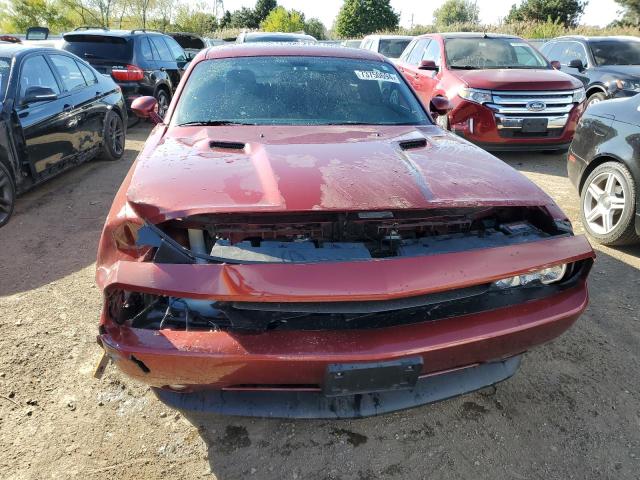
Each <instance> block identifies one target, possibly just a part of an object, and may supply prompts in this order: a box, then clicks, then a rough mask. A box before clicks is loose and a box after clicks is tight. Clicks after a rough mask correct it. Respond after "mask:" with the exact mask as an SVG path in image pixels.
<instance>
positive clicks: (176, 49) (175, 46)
mask: <svg viewBox="0 0 640 480" xmlns="http://www.w3.org/2000/svg"><path fill="white" fill-rule="evenodd" d="M163 40H164V41H165V42H166V43H167V45H168V46H169V50H171V55H172V56H173V61H174V62H175V68H176V70H177V72H178V75H177V77H176V78H177V83H176V86H178V83H180V79H181V78H182V75H183V74H184V67H185V65H186V64H187V62H188V61H189V60H188V59H187V54H186V53H185V51H184V48H182V47H181V46H180V44H179V43H178V42H176V41H175V40H174V39H173V38H171V37H169V36H165V37H163Z"/></svg>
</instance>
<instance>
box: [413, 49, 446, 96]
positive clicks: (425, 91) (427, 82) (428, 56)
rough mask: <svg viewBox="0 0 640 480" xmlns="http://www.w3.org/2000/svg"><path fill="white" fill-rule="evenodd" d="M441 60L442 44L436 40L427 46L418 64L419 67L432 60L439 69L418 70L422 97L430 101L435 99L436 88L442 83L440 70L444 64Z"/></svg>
mask: <svg viewBox="0 0 640 480" xmlns="http://www.w3.org/2000/svg"><path fill="white" fill-rule="evenodd" d="M441 58H442V54H441V52H440V44H439V43H438V41H437V40H436V39H433V40H431V42H429V44H428V45H427V48H426V49H425V51H424V53H423V54H422V58H421V59H420V61H419V62H418V65H419V64H420V62H422V61H424V60H430V61H432V62H433V63H435V64H436V67H438V70H420V69H418V75H419V76H420V91H421V95H423V96H424V98H426V99H429V100H431V98H433V95H434V90H435V89H436V86H437V85H438V83H439V82H440V78H441V77H442V69H441V68H440V67H441V63H442V61H441ZM427 105H428V103H427Z"/></svg>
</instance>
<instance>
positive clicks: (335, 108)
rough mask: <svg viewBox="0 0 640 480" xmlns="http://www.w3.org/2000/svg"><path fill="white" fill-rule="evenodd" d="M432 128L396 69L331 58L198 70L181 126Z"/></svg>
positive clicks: (179, 114)
mask: <svg viewBox="0 0 640 480" xmlns="http://www.w3.org/2000/svg"><path fill="white" fill-rule="evenodd" d="M229 123H231V124H233V123H240V124H251V125H342V124H362V125H417V124H426V123H429V120H428V118H427V115H426V113H425V112H424V110H423V108H422V106H421V105H420V104H419V103H418V101H417V100H416V98H415V97H414V96H413V94H412V93H411V91H410V90H409V88H408V87H407V85H406V84H405V82H404V80H403V79H402V77H401V76H400V75H399V74H398V73H397V72H396V71H395V69H394V68H393V67H392V66H390V65H388V64H386V63H383V62H379V61H371V60H356V59H349V58H331V57H297V56H288V57H287V56H283V57H240V58H229V59H220V60H208V61H203V62H200V63H198V64H197V65H196V66H195V68H194V69H193V72H192V73H191V75H190V76H189V79H188V81H187V83H186V85H185V87H184V91H183V92H182V95H181V96H180V101H179V102H178V106H177V108H176V115H175V120H174V124H179V125H183V124H229Z"/></svg>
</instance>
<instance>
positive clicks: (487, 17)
mask: <svg viewBox="0 0 640 480" xmlns="http://www.w3.org/2000/svg"><path fill="white" fill-rule="evenodd" d="M476 1H477V4H478V7H479V8H480V21H481V22H482V23H488V24H491V23H497V22H498V21H499V20H500V19H501V18H503V17H505V16H506V15H507V13H509V9H510V8H511V5H512V4H514V3H519V1H518V0H476ZM209 2H211V4H212V5H213V2H214V0H207V3H209ZM443 2H444V0H391V5H392V6H393V8H394V9H395V10H396V11H397V12H400V14H401V17H400V25H401V26H403V27H410V26H411V19H412V16H413V23H414V24H430V23H432V20H433V11H434V10H435V9H436V8H438V7H439V6H440V5H442V3H443ZM342 3H343V0H278V5H282V6H283V7H285V8H287V9H291V8H295V9H296V10H300V11H302V12H304V14H305V16H306V17H307V18H312V17H316V18H319V19H320V20H322V23H324V24H325V26H326V27H327V28H331V26H332V25H333V21H334V19H335V18H336V15H337V14H338V11H339V10H340V7H341V6H342ZM254 5H255V0H224V8H225V10H230V11H233V10H236V9H238V8H240V7H249V8H253V6H254ZM618 10H620V7H619V6H618V4H617V3H616V2H615V1H614V0H589V4H588V5H587V8H586V10H585V13H584V15H583V16H582V19H581V22H580V23H583V24H587V25H598V26H602V27H604V26H606V25H608V24H609V23H611V22H612V21H613V20H615V19H616V18H617V16H618V15H617V12H618Z"/></svg>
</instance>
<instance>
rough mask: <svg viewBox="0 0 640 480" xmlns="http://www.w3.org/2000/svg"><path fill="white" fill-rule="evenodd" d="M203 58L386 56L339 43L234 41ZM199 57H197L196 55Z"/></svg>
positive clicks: (204, 55) (206, 51)
mask: <svg viewBox="0 0 640 480" xmlns="http://www.w3.org/2000/svg"><path fill="white" fill-rule="evenodd" d="M201 55H202V57H203V58H202V59H213V58H232V57H273V56H299V57H338V58H354V59H362V60H378V61H386V59H385V57H383V56H382V55H380V54H379V53H376V52H372V51H371V50H362V49H359V48H345V47H342V46H339V45H323V44H299V43H298V44H292V43H277V42H275V43H271V42H265V43H232V44H227V45H221V46H218V47H209V48H208V49H207V50H205V52H204V53H203V54H201ZM196 58H197V57H196Z"/></svg>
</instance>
